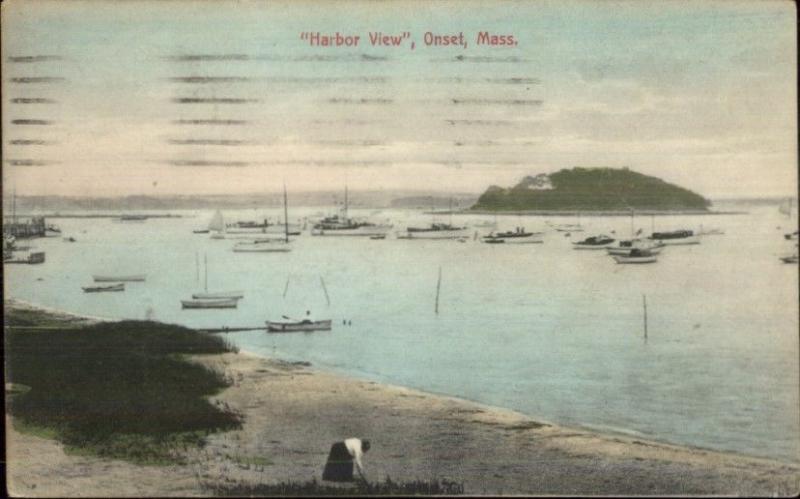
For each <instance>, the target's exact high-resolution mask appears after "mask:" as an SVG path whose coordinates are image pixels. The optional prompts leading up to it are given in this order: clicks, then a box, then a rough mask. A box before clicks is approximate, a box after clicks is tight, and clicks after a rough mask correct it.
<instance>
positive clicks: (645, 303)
mask: <svg viewBox="0 0 800 499" xmlns="http://www.w3.org/2000/svg"><path fill="white" fill-rule="evenodd" d="M642 307H643V308H644V341H645V342H646V341H647V295H642Z"/></svg>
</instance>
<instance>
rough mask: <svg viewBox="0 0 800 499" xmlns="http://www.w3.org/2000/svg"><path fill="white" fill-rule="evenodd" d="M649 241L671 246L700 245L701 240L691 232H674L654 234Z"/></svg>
mask: <svg viewBox="0 0 800 499" xmlns="http://www.w3.org/2000/svg"><path fill="white" fill-rule="evenodd" d="M649 239H652V240H654V241H661V242H662V243H664V244H666V245H670V246H677V245H683V244H700V239H699V238H698V237H697V236H696V235H695V234H694V232H693V231H691V230H673V231H670V232H653V233H652V234H650V236H649Z"/></svg>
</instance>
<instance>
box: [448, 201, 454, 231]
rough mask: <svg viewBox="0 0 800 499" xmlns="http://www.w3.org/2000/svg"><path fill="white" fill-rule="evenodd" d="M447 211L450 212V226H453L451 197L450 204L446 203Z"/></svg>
mask: <svg viewBox="0 0 800 499" xmlns="http://www.w3.org/2000/svg"><path fill="white" fill-rule="evenodd" d="M447 211H449V212H450V225H451V226H452V225H453V197H452V196H451V197H450V202H449V203H448V206H447Z"/></svg>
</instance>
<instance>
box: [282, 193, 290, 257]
mask: <svg viewBox="0 0 800 499" xmlns="http://www.w3.org/2000/svg"><path fill="white" fill-rule="evenodd" d="M283 227H284V233H285V234H286V242H287V243H288V242H289V201H288V198H287V197H286V184H283Z"/></svg>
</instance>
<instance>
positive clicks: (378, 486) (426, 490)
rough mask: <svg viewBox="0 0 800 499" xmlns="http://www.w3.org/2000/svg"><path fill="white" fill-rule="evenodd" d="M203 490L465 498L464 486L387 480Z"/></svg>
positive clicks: (217, 493)
mask: <svg viewBox="0 0 800 499" xmlns="http://www.w3.org/2000/svg"><path fill="white" fill-rule="evenodd" d="M202 486H203V489H204V490H205V491H206V492H208V493H210V494H211V495H214V496H225V497H233V496H239V497H255V496H260V497H263V496H280V497H284V496H293V497H304V496H306V497H307V496H383V495H394V496H411V495H422V496H435V495H448V496H454V495H463V494H464V485H463V484H461V483H458V482H453V481H449V480H432V481H425V480H413V481H408V482H396V481H394V480H392V479H391V478H390V477H386V478H385V479H384V481H382V482H374V483H369V484H368V483H364V482H353V483H351V484H346V485H329V484H326V483H319V482H317V481H316V480H311V481H308V482H291V481H289V482H280V483H277V484H250V483H240V482H227V481H226V482H225V483H219V482H213V483H211V482H207V483H203V484H202Z"/></svg>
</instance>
